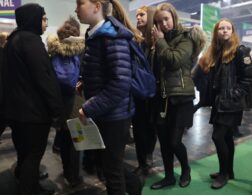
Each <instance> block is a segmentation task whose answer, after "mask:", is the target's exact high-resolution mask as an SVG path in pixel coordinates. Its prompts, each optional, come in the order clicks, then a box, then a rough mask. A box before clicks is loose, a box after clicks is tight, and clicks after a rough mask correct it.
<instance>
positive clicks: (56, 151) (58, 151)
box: [52, 144, 60, 154]
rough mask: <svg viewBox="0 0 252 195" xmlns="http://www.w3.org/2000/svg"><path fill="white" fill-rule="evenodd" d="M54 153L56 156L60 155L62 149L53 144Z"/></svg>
mask: <svg viewBox="0 0 252 195" xmlns="http://www.w3.org/2000/svg"><path fill="white" fill-rule="evenodd" d="M52 151H53V153H55V154H60V147H59V146H56V145H54V144H53V146H52Z"/></svg>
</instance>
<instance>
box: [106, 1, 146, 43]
mask: <svg viewBox="0 0 252 195" xmlns="http://www.w3.org/2000/svg"><path fill="white" fill-rule="evenodd" d="M109 1H110V3H111V4H112V7H113V9H112V16H114V17H115V18H116V19H117V20H119V21H120V22H121V23H122V24H123V25H124V26H126V27H127V28H128V29H129V30H130V31H131V32H133V34H134V39H135V41H136V42H138V43H141V42H142V41H143V37H142V35H141V32H140V31H139V30H137V28H135V27H134V26H133V25H132V23H131V22H130V20H129V17H128V16H127V14H126V12H125V10H124V9H123V7H122V5H121V4H120V3H119V1H118V0H109Z"/></svg>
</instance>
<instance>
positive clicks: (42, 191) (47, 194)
mask: <svg viewBox="0 0 252 195" xmlns="http://www.w3.org/2000/svg"><path fill="white" fill-rule="evenodd" d="M54 193H55V190H54V189H52V188H51V189H49V188H46V187H44V186H41V185H39V187H38V190H37V191H36V192H34V193H33V194H32V195H53V194H54Z"/></svg>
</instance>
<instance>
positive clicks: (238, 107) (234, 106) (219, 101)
mask: <svg viewBox="0 0 252 195" xmlns="http://www.w3.org/2000/svg"><path fill="white" fill-rule="evenodd" d="M242 102H243V101H242V100H240V99H239V100H234V99H227V98H223V97H220V96H217V97H216V100H215V104H216V107H217V110H218V112H239V111H242V110H243V108H244V106H243V103H242Z"/></svg>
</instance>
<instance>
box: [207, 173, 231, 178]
mask: <svg viewBox="0 0 252 195" xmlns="http://www.w3.org/2000/svg"><path fill="white" fill-rule="evenodd" d="M219 174H220V173H219V172H216V173H211V174H210V175H209V176H210V178H211V179H216V178H217V177H218V176H219ZM228 179H234V173H230V174H228Z"/></svg>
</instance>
